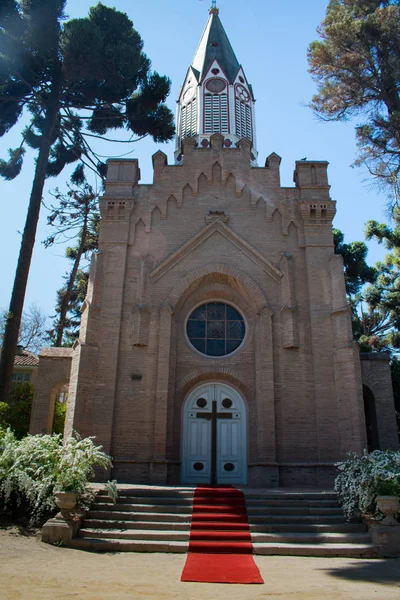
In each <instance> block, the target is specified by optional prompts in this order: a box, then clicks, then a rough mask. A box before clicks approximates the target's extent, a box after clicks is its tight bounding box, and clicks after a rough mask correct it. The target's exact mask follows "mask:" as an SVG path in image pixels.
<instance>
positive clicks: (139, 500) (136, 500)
mask: <svg viewBox="0 0 400 600" xmlns="http://www.w3.org/2000/svg"><path fill="white" fill-rule="evenodd" d="M95 502H96V504H110V505H112V504H113V502H111V500H110V498H109V496H105V495H104V496H103V495H102V496H100V495H98V496H96V500H95ZM116 504H118V505H119V504H131V505H132V506H136V505H137V504H143V505H146V504H147V505H148V506H158V505H162V506H171V505H172V506H177V505H179V506H192V505H193V498H191V497H183V498H181V497H178V498H169V497H165V498H164V497H161V496H160V497H158V496H157V497H156V496H154V497H152V496H118V498H117V502H116Z"/></svg>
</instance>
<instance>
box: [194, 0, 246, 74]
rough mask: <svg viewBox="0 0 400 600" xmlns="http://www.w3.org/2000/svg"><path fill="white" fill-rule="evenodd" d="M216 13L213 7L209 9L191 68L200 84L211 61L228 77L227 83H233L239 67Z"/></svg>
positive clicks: (216, 9) (216, 10) (215, 8)
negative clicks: (215, 61)
mask: <svg viewBox="0 0 400 600" xmlns="http://www.w3.org/2000/svg"><path fill="white" fill-rule="evenodd" d="M218 13H219V10H218V8H217V7H216V6H214V5H213V6H212V7H211V8H210V17H209V19H208V21H207V25H206V28H205V30H204V33H203V36H202V38H201V40H200V44H199V47H198V49H197V52H196V54H195V57H194V59H193V63H192V66H193V68H194V69H195V70H196V71H197V72H198V73H199V76H198V79H199V82H201V81H202V79H203V77H204V75H205V74H206V73H207V71H208V69H209V68H210V66H211V64H212V63H213V61H214V60H217V61H218V64H219V66H220V67H221V69H222V70H223V71H224V73H225V74H226V76H227V77H228V79H229V82H230V83H233V82H234V80H235V77H236V75H237V73H238V71H239V68H240V65H239V62H238V60H237V58H236V56H235V53H234V51H233V49H232V46H231V44H230V42H229V39H228V36H227V35H226V33H225V29H224V27H223V25H222V23H221V20H220V18H219V16H218Z"/></svg>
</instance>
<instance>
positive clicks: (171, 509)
mask: <svg viewBox="0 0 400 600" xmlns="http://www.w3.org/2000/svg"><path fill="white" fill-rule="evenodd" d="M93 507H94V509H95V510H102V511H105V510H107V511H110V512H115V511H119V512H121V511H123V512H137V513H139V512H144V513H147V512H152V513H156V512H159V513H163V512H168V513H175V512H178V513H181V514H186V513H187V514H189V515H191V514H192V505H191V504H188V505H185V504H182V505H181V504H179V505H173V504H168V505H167V504H112V503H110V504H106V503H103V502H95V503H94V505H93Z"/></svg>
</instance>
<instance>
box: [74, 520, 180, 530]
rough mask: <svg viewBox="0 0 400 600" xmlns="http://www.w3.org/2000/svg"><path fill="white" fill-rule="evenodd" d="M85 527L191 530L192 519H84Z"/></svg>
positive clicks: (83, 525) (83, 524)
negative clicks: (185, 520) (175, 521)
mask: <svg viewBox="0 0 400 600" xmlns="http://www.w3.org/2000/svg"><path fill="white" fill-rule="evenodd" d="M82 527H83V528H91V529H107V530H111V529H114V528H115V529H140V530H143V529H148V530H152V529H154V530H158V531H160V530H164V531H190V521H187V522H186V523H173V522H172V521H169V522H168V521H167V522H162V521H118V520H111V519H87V518H86V519H84V520H83V522H82Z"/></svg>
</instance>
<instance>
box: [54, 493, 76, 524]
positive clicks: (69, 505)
mask: <svg viewBox="0 0 400 600" xmlns="http://www.w3.org/2000/svg"><path fill="white" fill-rule="evenodd" d="M54 496H55V498H56V504H57V506H58V508H59V509H60V512H59V513H58V515H57V517H56V518H58V519H63V520H64V521H70V520H71V511H72V510H73V509H74V508H75V506H76V501H77V498H78V494H77V493H76V492H55V494H54Z"/></svg>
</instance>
